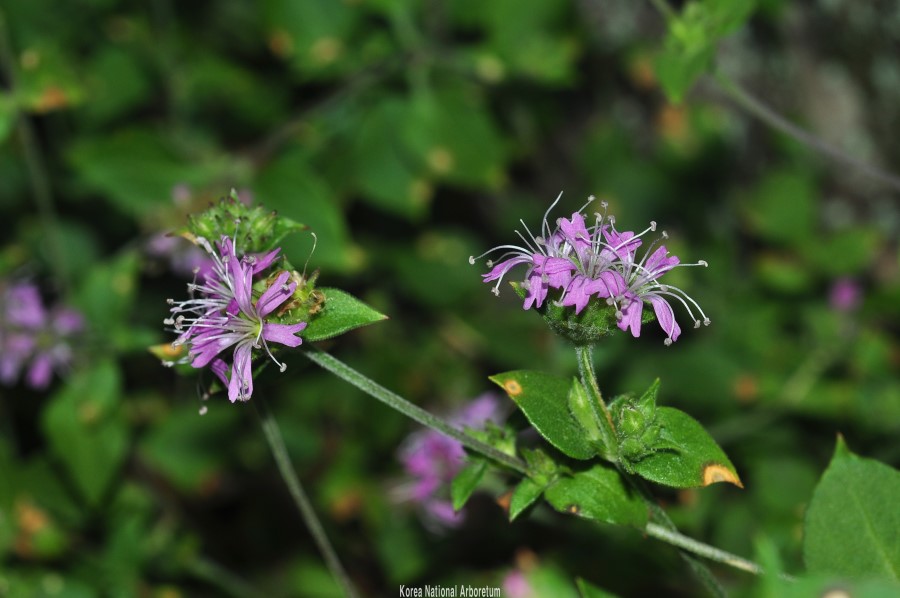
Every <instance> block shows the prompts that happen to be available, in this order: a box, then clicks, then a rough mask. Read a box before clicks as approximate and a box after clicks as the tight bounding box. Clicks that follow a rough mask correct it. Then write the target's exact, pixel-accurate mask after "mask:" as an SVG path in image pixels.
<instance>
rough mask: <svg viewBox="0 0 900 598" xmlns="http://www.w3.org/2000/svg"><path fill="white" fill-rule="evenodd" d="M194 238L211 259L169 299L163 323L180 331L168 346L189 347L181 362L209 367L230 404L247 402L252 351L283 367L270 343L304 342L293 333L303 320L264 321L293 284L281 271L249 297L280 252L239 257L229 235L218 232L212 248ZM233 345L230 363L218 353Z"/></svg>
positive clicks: (294, 344)
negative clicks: (204, 271) (178, 296)
mask: <svg viewBox="0 0 900 598" xmlns="http://www.w3.org/2000/svg"><path fill="white" fill-rule="evenodd" d="M198 242H199V243H200V245H201V246H202V247H203V248H204V249H206V251H207V253H208V254H209V255H210V256H211V258H212V263H213V266H212V268H211V271H210V273H209V274H208V275H207V276H206V278H205V279H204V280H203V281H202V282H200V283H196V282H194V283H191V284H189V285H188V290H189V291H190V293H191V295H192V296H191V298H190V299H187V300H185V301H179V302H176V301H174V300H171V299H170V300H169V303H170V304H171V305H172V308H171V309H170V312H171V314H172V316H171V317H169V318H167V319H166V320H164V323H165V324H167V325H169V326H174V329H175V331H176V332H178V333H179V336H178V338H177V339H176V340H175V341H174V342H173V343H172V345H173V346H179V345H182V344H189V345H190V349H189V350H188V354H187V356H186V357H185V358H183V359H182V360H181V361H182V362H184V363H190V364H191V366H193V367H195V368H202V367H206V366H207V365H209V366H210V368H211V369H212V371H213V373H214V374H216V376H217V377H218V378H219V379H220V380H221V381H222V383H223V384H224V385H225V386H227V387H228V398H229V400H231V402H232V403H233V402H235V401H236V400H238V399H240V400H242V401H246V400H248V399H250V396H251V395H252V394H253V372H252V365H251V364H252V359H253V350H254V349H264V350H265V352H266V354H267V355H268V356H269V357H270V358H271V359H272V361H274V362H275V364H276V365H278V366H279V368H280V369H281V371H284V370H285V368H286V367H287V366H286V364H284V363H282V362H280V361H278V359H276V358H275V356H274V354H273V353H272V350H271V348H270V347H269V343H278V344H281V345H285V346H288V347H297V346H299V345H300V344H301V343H302V342H303V341H302V339H301V338H300V337H299V336H297V334H298V333H300V332H301V331H302V330H303V329H304V328H306V322H299V323H296V324H281V323H277V322H272V321H269V316H270V315H271V314H272V313H273V312H274V311H275V310H277V309H278V308H279V307H281V306H282V305H283V304H285V303H286V302H288V301H289V300H290V299H291V298H292V297H293V295H294V291H295V290H296V288H297V283H296V282H294V281H290V282H288V281H289V279H290V277H291V275H290V273H289V272H287V271H284V270H283V271H281V272H280V273H279V274H278V275H277V276H276V277H275V278H274V280H272V281H271V282H270V283H269V284H268V285H267V287H266V289H265V290H263V291H262V292H260V293H259V296H258V297H256V298H255V299H254V296H255V293H254V288H253V286H254V283H253V279H254V276H256V275H258V274H260V273H262V272H263V271H264V270H266V269H267V268H269V267H270V266H271V265H272V264H273V263H274V261H275V259H276V258H277V256H278V253H279V251H280V250H278V249H276V250H274V251H271V252H269V253H267V254H265V255H263V256H261V257H256V256H241V257H239V256H238V255H237V253H236V251H235V247H234V242H233V241H232V240H231V239H229V238H228V237H225V236H223V237H222V238H221V239H220V240H219V242H218V243H217V244H216V248H215V249H213V247H212V246H211V245H210V243H209V242H208V241H207V240H206V239H198ZM232 347H233V348H234V349H233V351H232V355H231V366H230V367H229V364H228V362H227V361H226V359H225V358H223V357H221V355H222V353H224V352H225V351H227V350H229V349H231V348H232Z"/></svg>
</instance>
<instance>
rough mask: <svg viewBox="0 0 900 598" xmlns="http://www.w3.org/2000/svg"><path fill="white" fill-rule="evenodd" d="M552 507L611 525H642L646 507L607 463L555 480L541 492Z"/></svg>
mask: <svg viewBox="0 0 900 598" xmlns="http://www.w3.org/2000/svg"><path fill="white" fill-rule="evenodd" d="M544 497H545V498H546V499H547V502H549V503H550V504H551V505H552V506H553V508H554V509H556V510H557V511H559V512H561V513H569V514H571V515H577V516H578V517H584V518H585V519H592V520H594V521H599V522H601V523H612V524H614V525H633V526H635V527H638V528H643V527H644V525H646V523H647V507H646V505H645V504H644V501H643V499H641V497H640V496H638V495H637V493H635V492H634V491H633V490H632V489H631V488H629V487H628V483H627V482H626V481H625V479H624V478H623V477H622V475H621V474H620V473H619V472H618V471H616V469H614V468H613V467H611V466H609V465H594V466H593V467H591V468H590V469H587V470H585V471H580V472H578V473H576V474H574V475H572V476H566V477H563V478H560V479H558V480H556V481H555V482H554V483H552V484H551V485H550V487H549V488H547V491H546V492H545V493H544Z"/></svg>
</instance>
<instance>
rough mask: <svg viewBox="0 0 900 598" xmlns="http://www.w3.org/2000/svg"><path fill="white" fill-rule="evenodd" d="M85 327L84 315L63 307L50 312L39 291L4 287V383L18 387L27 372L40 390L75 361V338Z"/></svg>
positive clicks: (0, 367) (0, 350) (0, 316)
mask: <svg viewBox="0 0 900 598" xmlns="http://www.w3.org/2000/svg"><path fill="white" fill-rule="evenodd" d="M83 328H84V320H83V318H82V316H81V314H80V313H78V312H77V311H75V310H73V309H69V308H66V307H62V306H57V307H54V308H53V309H50V310H49V311H48V310H47V309H46V307H45V306H44V302H43V299H42V298H41V295H40V292H39V291H38V288H37V287H36V286H35V285H33V284H31V283H28V282H14V283H11V284H10V285H9V286H6V287H4V288H0V382H2V383H3V384H7V385H10V384H14V383H15V382H16V380H18V378H19V375H20V373H21V372H22V370H23V369H26V365H27V371H26V374H25V383H26V384H27V385H28V386H30V387H32V388H34V389H37V390H41V389H44V388H46V387H47V386H48V385H49V384H50V380H51V379H52V377H53V373H54V372H59V371H63V370H65V369H66V368H67V367H68V366H69V364H70V363H71V361H72V347H71V344H70V343H71V341H72V337H74V336H75V335H77V334H78V333H79V332H81V330H82V329H83Z"/></svg>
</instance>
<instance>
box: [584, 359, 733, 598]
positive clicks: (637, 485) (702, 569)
mask: <svg viewBox="0 0 900 598" xmlns="http://www.w3.org/2000/svg"><path fill="white" fill-rule="evenodd" d="M575 352H576V353H577V354H578V369H579V372H580V373H581V380H582V383H583V384H584V386H585V388H587V390H588V392H589V393H591V395H593V397H594V399H595V400H594V401H592V403H596V405H597V408H598V410H599V411H600V412H601V414H602V417H598V419H600V420H601V422H607V423H608V426H609V428H608V432H607V433H608V434H609V442H610V443H611V444H608V445H607V446H608V447H609V450H610V451H611V452H612V456H613V458H612V459H610V460H611V461H612V462H613V463H615V464H616V467H617V468H618V469H619V472H620V473H621V475H622V477H624V478H625V479H626V480H627V481H628V483H629V484H630V485H631V486H632V487H633V488H634V489H635V490H636V491H637V492H638V494H640V495H641V497H642V498H643V499H644V502H645V503H646V504H647V506H648V508H649V509H650V512H651V513H652V514H653V515H654V516H655V518H656V519H657V520H659V521H660V522H661V523H662V525H657V524H655V523H648V524H647V526H648V530H649V528H650V527H651V526H652V527H653V530H654V531H656V530H658V529H661V530H665V531H668V532H669V533H671V534H675V535H678V536H680V535H681V534H679V533H678V530H677V529H676V527H675V524H674V523H672V520H671V519H669V516H668V515H667V514H666V512H665V511H663V510H662V509H661V508H660V507H659V505H657V504H656V501H654V500H653V497H652V496H651V494H650V491H649V490H648V489H647V487H646V486H645V485H644V484H643V483H642V482H641V481H640V480H639V479H636V478H635V477H634V476H633V475H630V474H629V473H627V472H625V471H622V468H621V467H620V465H619V463H618V456H617V453H618V450H617V447H618V443H617V442H616V435H615V426H614V425H613V421H612V417H611V416H610V414H609V410H608V409H607V408H606V403H605V402H604V401H603V396H602V395H601V393H600V386H599V384H597V375H596V374H595V373H594V361H593V359H592V354H591V348H590V347H589V346H587V347H576V348H575ZM601 429H604V428H602V427H601ZM647 533H648V534H650V535H653V534H651V532H650V531H648V532H647ZM692 542H694V543H696V544H697V545H703V544H702V543H701V542H697V541H696V540H692ZM704 546H705V545H704ZM679 548H682V552H681V556H682V558H683V559H684V560H685V561H686V562H687V563H688V565H689V566H690V567H691V569H692V570H693V571H694V574H695V575H696V576H697V578H698V579H699V580H700V581H701V582H702V583H703V585H704V586H706V588H707V590H709V592H710V593H711V594H712V595H713V596H716V597H717V598H718V597H722V596H725V595H726V594H725V590H724V588H722V586H721V584H719V582H718V581H717V580H716V578H715V577H714V576H713V574H712V572H711V571H710V570H709V568H707V566H706V565H705V564H703V563H702V562H701V561H699V560H698V559H697V558H696V557H694V556H693V555H691V554H688V553H686V552H684V548H683V547H682V546H679ZM709 548H710V549H712V550H715V549H713V548H712V547H711V546H710V547H709Z"/></svg>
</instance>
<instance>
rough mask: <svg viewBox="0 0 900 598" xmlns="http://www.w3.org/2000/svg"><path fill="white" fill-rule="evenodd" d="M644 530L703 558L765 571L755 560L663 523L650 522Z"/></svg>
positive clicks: (731, 565) (749, 570)
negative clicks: (690, 535)
mask: <svg viewBox="0 0 900 598" xmlns="http://www.w3.org/2000/svg"><path fill="white" fill-rule="evenodd" d="M644 531H645V532H647V535H648V536H651V537H653V538H656V539H657V540H662V541H663V542H666V543H668V544H671V545H672V546H677V547H678V548H681V549H683V550H687V551H689V552H692V553H694V554H696V555H698V556H702V557H703V558H707V559H710V560H712V561H716V562H717V563H722V564H724V565H728V566H729V567H733V568H735V569H740V570H741V571H746V572H747V573H753V574H754V575H759V574H761V573H762V572H763V569H762V567H760V566H759V565H757V564H756V563H754V562H753V561H748V560H747V559H745V558H742V557H739V556H737V555H734V554H731V553H730V552H726V551H724V550H721V549H719V548H716V547H715V546H710V545H709V544H704V543H703V542H698V541H697V540H694V539H693V538H689V537H687V536H685V535H682V534H680V533H678V532H677V531H673V530H670V529H668V528H667V527H664V526H662V525H658V524H656V523H648V524H647V527H645V528H644Z"/></svg>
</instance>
